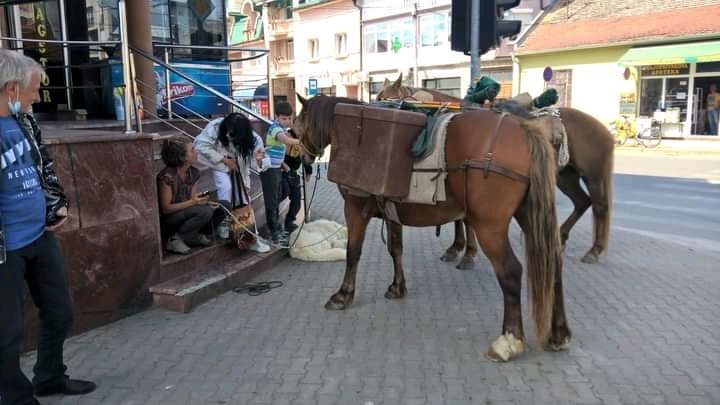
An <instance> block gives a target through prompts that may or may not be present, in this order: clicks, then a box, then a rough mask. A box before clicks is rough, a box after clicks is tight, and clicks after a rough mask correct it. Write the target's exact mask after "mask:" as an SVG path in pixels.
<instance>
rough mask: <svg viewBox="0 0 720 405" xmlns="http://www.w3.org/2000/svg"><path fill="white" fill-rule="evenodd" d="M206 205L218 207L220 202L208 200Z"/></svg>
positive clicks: (213, 207)
mask: <svg viewBox="0 0 720 405" xmlns="http://www.w3.org/2000/svg"><path fill="white" fill-rule="evenodd" d="M207 205H208V206H210V208H212V209H216V208H219V207H220V203H219V202H217V201H208V202H207Z"/></svg>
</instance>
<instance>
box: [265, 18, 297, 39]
mask: <svg viewBox="0 0 720 405" xmlns="http://www.w3.org/2000/svg"><path fill="white" fill-rule="evenodd" d="M292 21H293V20H291V19H283V20H272V21H270V32H269V33H268V34H270V37H271V38H270V39H271V40H272V39H283V38H287V37H289V36H291V35H292Z"/></svg>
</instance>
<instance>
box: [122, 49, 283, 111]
mask: <svg viewBox="0 0 720 405" xmlns="http://www.w3.org/2000/svg"><path fill="white" fill-rule="evenodd" d="M130 49H131V50H132V51H133V52H134V53H135V54H137V55H140V56H142V57H143V58H145V59H148V60H150V61H152V62H154V63H156V64H157V65H158V66H162V67H163V68H165V69H167V70H169V71H171V72H173V73H175V74H176V75H178V76H180V77H181V78H183V79H185V80H187V81H188V82H190V83H192V84H194V85H195V86H198V87H200V88H201V89H203V90H205V91H207V92H208V93H210V94H212V95H214V96H216V97H218V98H220V99H221V100H223V101H225V102H226V103H228V104H230V105H232V106H233V107H235V108H238V109H239V110H241V111H243V112H244V113H245V114H248V115H251V116H253V117H255V118H256V119H258V120H259V121H262V122H264V123H265V124H268V125H272V121H270V120H268V119H267V118H265V117H263V116H262V115H260V114H258V113H256V112H254V111H252V110H251V109H249V108H247V107H245V106H244V105H242V104H240V103H238V102H237V101H235V100H233V99H232V98H230V97H228V96H226V95H224V94H222V93H220V92H219V91H217V90H215V89H213V88H212V87H210V86H208V85H206V84H203V83H201V82H199V81H197V80H195V79H193V78H192V77H190V76H189V75H187V74H185V73H183V72H181V71H180V70H178V69H176V68H174V67H172V66H171V65H170V64H167V63H165V62H163V61H162V60H160V59H158V58H156V57H154V56H152V55H149V54H148V53H147V52H145V51H143V50H142V49H139V48H136V47H133V46H131V47H130Z"/></svg>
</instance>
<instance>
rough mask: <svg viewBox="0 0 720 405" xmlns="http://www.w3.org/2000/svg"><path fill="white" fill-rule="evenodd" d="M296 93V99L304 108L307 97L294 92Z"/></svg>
mask: <svg viewBox="0 0 720 405" xmlns="http://www.w3.org/2000/svg"><path fill="white" fill-rule="evenodd" d="M295 94H296V95H297V98H298V100H300V105H302V106H303V108H305V104H307V99H306V98H305V97H303V96H301V95H300V93H295Z"/></svg>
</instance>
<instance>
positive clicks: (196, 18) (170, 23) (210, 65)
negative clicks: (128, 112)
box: [0, 0, 229, 118]
mask: <svg viewBox="0 0 720 405" xmlns="http://www.w3.org/2000/svg"><path fill="white" fill-rule="evenodd" d="M133 1H134V0H133ZM147 1H149V3H150V7H149V10H150V21H151V32H152V41H153V47H154V52H155V55H156V56H162V55H163V54H164V50H163V48H162V45H166V44H171V45H192V46H196V45H200V46H226V44H227V34H226V33H227V27H226V18H225V16H226V12H225V0H193V1H176V0H147ZM0 3H2V2H0ZM14 3H15V2H14ZM63 5H64V7H63ZM0 19H2V20H3V21H2V22H3V23H2V24H0V26H2V27H4V28H5V29H4V32H2V36H4V37H11V38H18V39H26V40H36V41H60V40H62V41H99V42H104V41H118V40H119V39H120V19H119V13H118V0H40V1H23V2H22V4H15V5H6V6H0ZM132 24H133V22H132V21H129V25H130V28H131V29H132ZM2 46H3V47H7V48H15V49H22V51H23V52H24V53H25V54H26V55H28V56H31V57H33V58H34V59H36V60H37V61H38V62H40V63H41V64H42V65H43V66H44V67H45V69H46V71H47V74H48V78H47V80H46V81H45V82H44V83H43V87H42V89H41V91H40V94H41V102H40V103H38V104H36V105H35V106H34V107H33V109H34V110H35V111H36V112H37V113H41V114H43V113H44V114H47V117H48V118H53V117H55V116H58V115H59V114H58V113H60V112H62V111H65V110H85V111H86V112H87V117H89V118H112V117H115V116H116V114H115V108H114V103H113V93H116V90H117V89H116V87H117V86H118V85H120V84H121V83H122V81H121V80H118V76H117V72H115V71H114V70H116V69H117V68H116V66H117V64H118V63H120V49H119V46H118V45H114V44H108V43H105V44H98V45H90V46H87V45H82V46H71V47H67V48H64V47H63V46H62V45H61V44H58V43H50V42H27V41H25V42H21V41H12V40H8V41H3V42H2ZM170 52H171V59H172V62H173V63H177V62H182V63H184V64H200V66H198V69H193V67H189V68H188V70H189V71H194V70H197V71H199V72H200V79H201V81H202V77H203V75H207V74H208V73H207V70H208V69H210V70H211V71H212V72H211V73H212V74H213V75H222V76H224V77H225V80H220V81H219V83H220V84H219V86H221V87H222V92H223V93H226V94H229V70H228V69H225V71H224V72H219V71H218V70H217V64H218V63H219V62H220V63H224V62H223V61H225V60H226V59H227V55H226V52H225V51H220V50H205V49H189V48H184V49H183V48H179V49H172V50H171V51H170ZM114 66H115V69H114V68H113V67H114ZM203 69H204V70H203ZM175 84H177V85H178V86H183V85H184V83H180V82H178V83H175V81H173V85H175ZM146 85H148V86H150V84H149V83H146ZM185 87H187V86H185ZM213 87H215V85H213ZM218 90H221V88H218ZM200 93H201V92H195V94H194V96H198V97H207V95H204V94H200ZM211 104H213V103H211ZM201 113H206V112H204V111H201ZM209 113H211V111H210V112H207V114H209Z"/></svg>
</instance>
